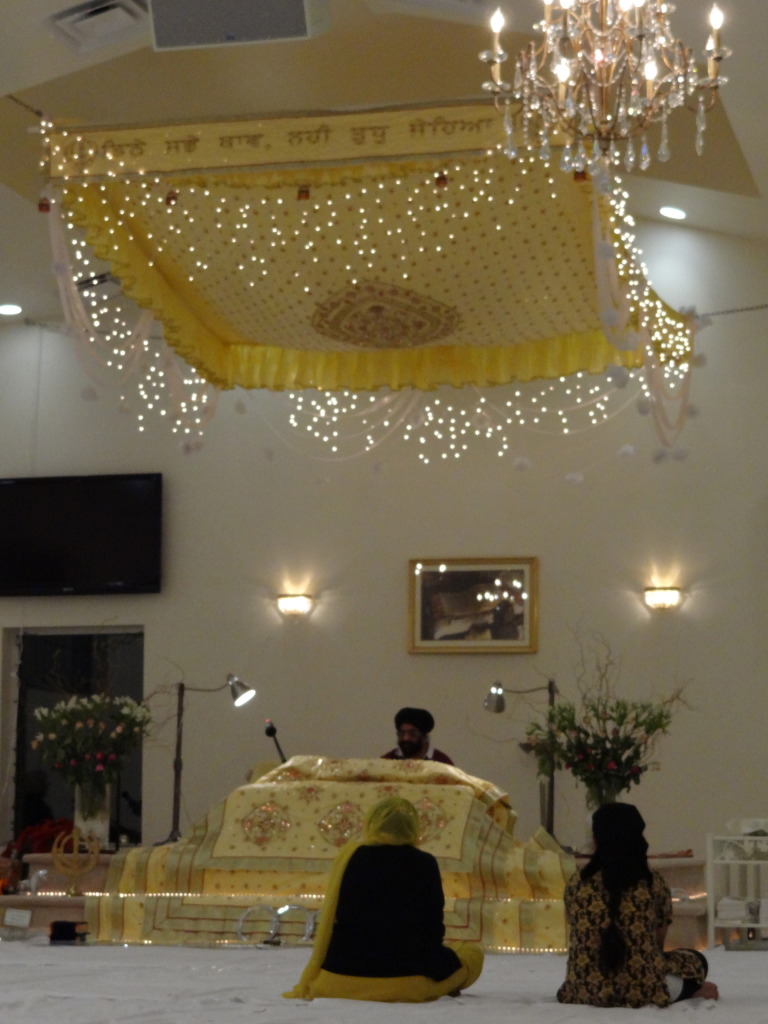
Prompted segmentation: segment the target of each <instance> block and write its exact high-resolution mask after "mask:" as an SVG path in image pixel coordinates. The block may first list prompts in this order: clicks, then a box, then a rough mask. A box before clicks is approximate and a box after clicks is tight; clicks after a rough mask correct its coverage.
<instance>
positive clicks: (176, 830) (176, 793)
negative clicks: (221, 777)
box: [157, 683, 186, 846]
mask: <svg viewBox="0 0 768 1024" xmlns="http://www.w3.org/2000/svg"><path fill="white" fill-rule="evenodd" d="M185 690H186V686H185V685H184V683H177V684H176V752H175V754H174V757H173V808H172V810H171V831H170V832H169V833H168V838H167V839H163V840H162V842H160V843H158V844H157V845H158V846H164V845H165V844H166V843H177V842H178V841H179V839H181V829H180V821H181V773H182V770H183V767H184V765H183V763H182V760H181V745H182V739H183V736H184V691H185Z"/></svg>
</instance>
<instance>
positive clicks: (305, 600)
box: [277, 594, 315, 617]
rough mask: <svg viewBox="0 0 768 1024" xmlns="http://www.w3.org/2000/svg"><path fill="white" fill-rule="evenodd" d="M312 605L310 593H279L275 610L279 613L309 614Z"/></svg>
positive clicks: (292, 614) (313, 603)
mask: <svg viewBox="0 0 768 1024" xmlns="http://www.w3.org/2000/svg"><path fill="white" fill-rule="evenodd" d="M314 606H315V602H314V601H313V599H312V596H311V595H310V594H279V595H278V598H277V610H278V611H279V612H280V614H281V615H290V616H291V617H293V616H301V615H309V613H310V612H311V611H312V609H313V608H314Z"/></svg>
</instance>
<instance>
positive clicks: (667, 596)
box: [643, 587, 683, 610]
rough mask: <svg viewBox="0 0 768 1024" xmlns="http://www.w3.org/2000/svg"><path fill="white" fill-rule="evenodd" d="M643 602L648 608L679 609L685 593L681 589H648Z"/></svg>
mask: <svg viewBox="0 0 768 1024" xmlns="http://www.w3.org/2000/svg"><path fill="white" fill-rule="evenodd" d="M643 600H644V601H645V603H646V605H647V606H648V608H653V609H654V610H657V609H661V608H677V607H679V605H680V604H681V602H682V600H683V592H682V590H680V588H679V587H646V588H645V590H644V591H643Z"/></svg>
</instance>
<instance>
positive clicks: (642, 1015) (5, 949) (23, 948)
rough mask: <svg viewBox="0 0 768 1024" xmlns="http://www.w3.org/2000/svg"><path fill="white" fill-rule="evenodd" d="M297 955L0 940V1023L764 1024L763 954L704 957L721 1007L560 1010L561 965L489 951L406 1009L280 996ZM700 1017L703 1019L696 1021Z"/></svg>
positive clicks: (767, 956)
mask: <svg viewBox="0 0 768 1024" xmlns="http://www.w3.org/2000/svg"><path fill="white" fill-rule="evenodd" d="M308 955H309V953H308V950H307V949H304V948H296V947H293V948H282V949H281V948H276V949H255V948H250V947H237V948H229V947H227V948H224V949H221V950H210V949H196V948H188V947H185V948H181V947H172V948H167V947H159V946H131V947H124V946H66V945H57V946H51V945H50V944H49V942H48V939H47V938H43V937H40V938H33V939H28V940H25V941H0V978H2V983H1V984H0V1022H2V1024H113V1022H114V1024H246V1022H247V1024H316V1022H317V1024H325V1022H328V1024H347V1022H353V1021H354V1022H361V1021H364V1022H365V1024H393V1022H397V1024H409V1022H414V1024H416V1022H419V1024H426V1022H435V1024H437V1022H438V1021H439V1022H440V1024H445V1022H448V1024H451V1022H454V1024H464V1022H465V1021H466V1022H469V1024H499V1022H505V1021H509V1022H510V1024H528V1022H537V1024H538V1022H541V1024H565V1022H567V1024H594V1022H595V1021H598V1022H599V1024H613V1022H623V1024H629V1022H630V1021H635V1022H638V1024H639V1022H642V1021H644V1020H647V1019H649V1018H650V1019H656V1020H659V1016H658V1015H659V1014H660V1013H661V1014H662V1015H663V1019H669V1020H673V1021H683V1020H686V1021H691V1017H690V1015H691V1014H694V1015H698V1016H699V1019H700V1020H701V1022H702V1024H719V1022H727V1024H768V953H766V952H757V951H756V952H729V951H725V950H723V949H716V950H713V951H711V952H710V954H709V959H710V978H711V979H712V980H713V981H715V982H716V983H717V984H718V985H719V987H720V993H721V997H720V1000H719V1002H710V1001H705V1000H702V999H695V1000H691V1001H689V1002H686V1003H679V1004H677V1005H675V1006H672V1007H670V1008H669V1009H666V1010H658V1009H655V1008H650V1007H648V1008H645V1009H643V1010H595V1009H593V1008H591V1007H576V1006H561V1005H560V1004H559V1003H557V1002H556V1000H555V991H556V989H557V986H558V985H559V983H560V981H561V980H562V977H563V971H564V968H565V958H564V957H563V956H556V955H549V954H547V955H539V956H536V955H520V956H500V955H496V956H494V955H492V956H488V957H487V958H486V966H485V970H484V972H483V975H482V977H481V978H480V980H479V982H478V983H477V984H476V985H475V986H474V988H472V989H470V990H469V991H468V992H467V993H466V994H465V995H462V996H460V997H459V998H458V999H449V998H444V999H441V1000H439V1001H438V1002H437V1003H428V1004H422V1005H407V1004H397V1005H396V1006H393V1005H391V1004H389V1005H388V1004H381V1003H378V1004H377V1003H355V1002H350V1001H348V1000H336V999H325V1000H322V999H320V1000H316V1001H315V1002H313V1003H306V1002H302V1001H301V1000H296V999H283V998H282V997H281V993H282V992H283V991H284V990H286V989H287V988H289V987H290V986H291V985H292V984H293V982H294V981H295V980H296V979H297V978H298V976H299V974H300V972H301V969H302V967H303V965H304V963H305V962H306V960H307V957H308ZM702 1015H703V1017H702Z"/></svg>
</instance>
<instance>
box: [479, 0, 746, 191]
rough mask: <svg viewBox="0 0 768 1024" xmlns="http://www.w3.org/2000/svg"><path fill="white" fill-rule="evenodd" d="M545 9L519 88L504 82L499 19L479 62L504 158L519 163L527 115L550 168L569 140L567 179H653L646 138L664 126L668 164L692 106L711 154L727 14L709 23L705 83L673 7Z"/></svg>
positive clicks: (615, 3) (518, 73)
mask: <svg viewBox="0 0 768 1024" xmlns="http://www.w3.org/2000/svg"><path fill="white" fill-rule="evenodd" d="M543 2H544V20H543V21H541V22H539V23H538V24H536V25H535V26H534V28H536V29H537V30H538V31H540V32H541V33H542V38H541V40H540V42H538V44H537V43H536V42H531V43H529V44H528V46H527V47H526V48H525V49H524V50H521V51H520V52H519V53H518V55H517V58H516V59H515V63H514V77H513V81H512V82H511V83H509V82H505V81H504V80H503V78H502V76H501V66H502V64H503V63H504V61H506V60H507V54H506V53H504V51H503V50H502V49H501V47H500V34H501V31H502V29H503V27H504V23H505V22H504V16H503V14H502V12H501V11H500V10H497V11H496V12H495V14H494V15H493V17H492V18H491V30H492V32H493V46H492V48H491V49H490V50H485V51H483V52H482V53H481V54H480V59H481V60H482V61H483V62H484V63H486V64H488V65H489V67H490V73H491V78H490V81H487V82H485V83H484V84H483V88H484V89H486V90H487V91H488V92H490V93H492V94H493V96H494V98H495V102H496V106H497V108H498V109H499V110H500V111H501V112H502V113H503V115H504V129H505V134H506V144H505V147H504V152H505V153H506V155H507V156H509V157H510V159H514V158H515V157H516V155H517V142H516V130H515V117H516V116H517V115H520V116H521V118H522V138H523V143H524V144H525V145H529V146H530V145H532V146H535V147H538V149H539V153H540V155H541V157H542V159H545V160H549V159H550V156H551V153H550V141H554V139H555V136H556V135H558V136H560V137H561V138H562V139H564V141H565V146H564V149H563V155H562V159H561V168H562V169H563V170H566V171H584V170H587V169H588V168H589V169H590V170H592V171H594V170H595V169H596V168H597V167H598V166H602V167H603V168H605V165H606V162H609V163H612V164H618V163H619V162H621V161H622V160H623V163H624V166H625V167H626V169H627V170H628V171H631V170H633V169H634V167H635V166H636V165H637V166H639V167H640V169H641V170H646V169H647V167H648V166H649V165H650V161H651V153H650V149H649V146H648V139H647V136H646V132H647V129H648V128H649V126H650V125H651V124H654V123H659V124H660V127H661V131H660V141H659V147H658V152H657V158H658V159H659V160H661V161H664V160H668V159H669V157H670V148H669V137H668V130H667V120H668V118H669V115H670V114H671V113H672V111H674V110H675V109H676V108H677V107H683V106H685V107H688V108H689V109H691V110H695V111H696V150H697V152H698V153H701V152H702V150H703V147H704V130H705V127H706V114H707V111H708V110H710V109H711V108H712V106H713V105H714V103H715V101H716V99H717V91H718V88H719V86H720V85H721V84H722V83H723V82H725V81H726V79H725V78H723V77H722V76H721V75H720V63H721V61H722V60H724V59H725V58H726V57H728V56H729V55H730V51H729V50H728V49H727V48H725V47H723V46H722V44H721V40H720V29H721V27H722V24H723V14H722V11H721V10H720V8H719V7H717V5H715V6H714V7H713V8H712V11H711V13H710V16H709V25H710V35H709V39H708V41H707V44H706V46H705V48H704V54H705V56H706V59H707V67H706V73H702V74H700V73H699V71H698V70H697V68H696V63H695V60H694V56H693V52H692V50H691V49H690V48H689V47H686V46H684V45H683V43H682V42H680V41H679V40H676V39H675V38H674V36H673V34H672V29H671V27H670V20H669V15H670V13H671V12H672V11H673V10H674V6H673V5H672V4H671V3H665V2H662V0H543ZM636 140H638V141H639V152H638V150H637V148H636ZM590 163H591V166H590Z"/></svg>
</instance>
